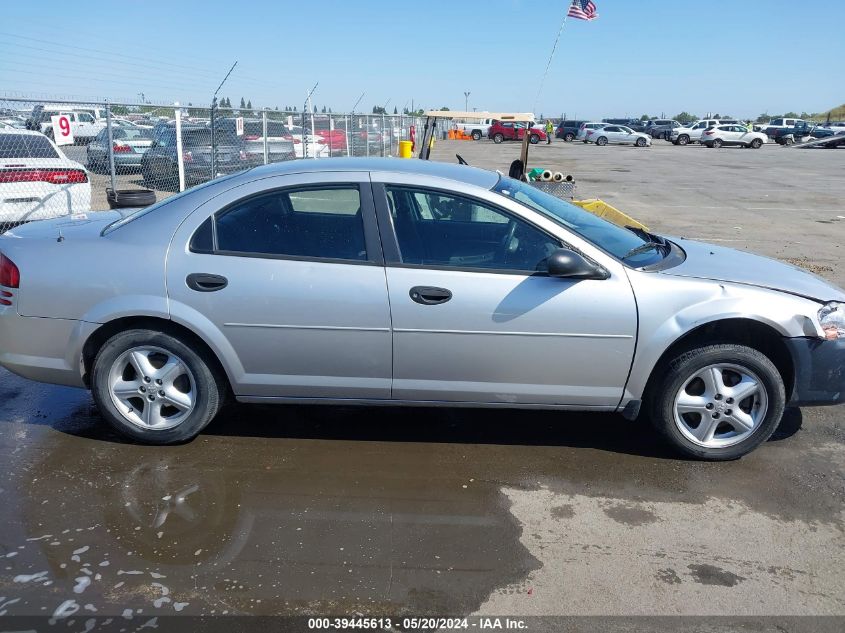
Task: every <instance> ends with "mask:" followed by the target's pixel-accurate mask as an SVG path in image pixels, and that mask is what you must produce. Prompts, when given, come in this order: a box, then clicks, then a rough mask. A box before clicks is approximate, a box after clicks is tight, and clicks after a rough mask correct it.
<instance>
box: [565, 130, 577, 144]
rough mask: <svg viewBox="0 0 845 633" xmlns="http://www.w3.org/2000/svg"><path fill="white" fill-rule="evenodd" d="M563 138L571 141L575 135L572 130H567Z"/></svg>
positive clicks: (568, 141)
mask: <svg viewBox="0 0 845 633" xmlns="http://www.w3.org/2000/svg"><path fill="white" fill-rule="evenodd" d="M563 140H564V141H566V142H567V143H571V142H572V141H574V140H575V135H574V134H573V133H572V132H567V133H566V134H564V135H563Z"/></svg>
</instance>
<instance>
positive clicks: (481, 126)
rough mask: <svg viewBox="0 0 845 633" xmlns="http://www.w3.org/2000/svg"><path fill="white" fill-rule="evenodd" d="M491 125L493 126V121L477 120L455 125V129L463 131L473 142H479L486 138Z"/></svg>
mask: <svg viewBox="0 0 845 633" xmlns="http://www.w3.org/2000/svg"><path fill="white" fill-rule="evenodd" d="M491 125H493V119H479V120H477V121H468V122H466V123H455V129H458V130H463V131H464V132H466V133H467V134H469V135H470V136H472V138H473V140H474V141H479V140H481V139H482V138H484V137H485V136H488V133H489V132H490V126H491Z"/></svg>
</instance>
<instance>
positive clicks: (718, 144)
mask: <svg viewBox="0 0 845 633" xmlns="http://www.w3.org/2000/svg"><path fill="white" fill-rule="evenodd" d="M710 147H722V139H720V138H714V139H713V141H712V142H711V143H710Z"/></svg>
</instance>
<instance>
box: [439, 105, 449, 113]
mask: <svg viewBox="0 0 845 633" xmlns="http://www.w3.org/2000/svg"><path fill="white" fill-rule="evenodd" d="M440 111H441V112H448V111H449V108H447V107H446V106H443V107H442V108H440Z"/></svg>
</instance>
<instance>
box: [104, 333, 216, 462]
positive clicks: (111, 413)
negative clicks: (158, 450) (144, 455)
mask: <svg viewBox="0 0 845 633" xmlns="http://www.w3.org/2000/svg"><path fill="white" fill-rule="evenodd" d="M136 355H137V356H136ZM138 357H140V358H141V360H142V362H141V363H137V362H133V360H134V359H136V358H138ZM144 359H146V360H144ZM159 360H161V362H162V363H163V364H162V365H161V366H156V364H157V362H158V361H159ZM136 366H139V367H140V368H141V369H143V372H139V371H137V370H135V367H136ZM213 367H214V363H213V361H212V360H211V359H210V358H207V357H206V355H205V354H203V353H202V352H200V353H197V352H195V351H194V350H193V349H191V347H189V346H188V345H186V344H185V343H183V342H182V341H180V340H179V339H177V338H175V337H174V336H171V335H169V334H165V333H163V332H158V331H156V330H147V329H135V330H127V331H125V332H120V333H118V334H115V335H114V336H112V337H111V338H110V339H109V340H108V341H106V343H105V344H104V345H103V346H102V348H101V349H100V351H99V352H98V353H97V357H96V359H95V360H94V369H93V371H92V374H91V392H92V394H93V396H94V401H95V402H96V403H97V406H98V407H99V409H100V412H101V414H102V416H103V418H104V419H105V420H106V422H108V423H109V425H111V426H112V428H114V429H115V430H116V431H117V432H118V433H120V434H121V435H124V436H126V437H128V438H130V439H133V440H135V441H138V442H143V443H145V444H159V445H164V444H176V443H180V442H185V441H188V440H190V439H193V438H194V437H196V436H197V434H198V433H199V432H200V431H202V429H203V428H205V426H206V425H207V424H208V423H209V422H211V420H212V419H213V418H214V416H215V415H217V412H218V411H219V410H220V407H221V405H222V404H223V400H224V395H225V393H226V391H225V389H224V387H223V385H224V380H223V379H222V378H221V377H218V376H217V375H216V372H215V371H214V369H213ZM168 368H170V371H167V369H168ZM159 372H160V373H159ZM141 373H145V374H146V373H149V375H146V376H143V375H141ZM176 374H178V376H177V377H176V378H175V379H173V378H168V377H169V376H173V375H176ZM158 376H161V378H160V379H161V383H158V382H157V377H158ZM177 381H179V382H178V383H177ZM136 386H137V391H138V394H137V395H135V393H134V392H135V390H136V389H135V387H136ZM128 391H131V394H130V395H129V396H126V395H125V393H126V392H128ZM171 396H172V397H171ZM175 401H178V402H179V403H180V404H179V407H176V406H171V405H170V404H169V403H170V402H175ZM186 403H190V406H188V404H186ZM148 407H149V409H148ZM180 407H184V408H180ZM171 410H172V411H173V413H171ZM147 412H149V417H147V415H148V414H147ZM156 416H157V417H156ZM145 420H149V422H146V421H145ZM156 425H158V426H160V428H154V427H155V426H156ZM168 425H169V426H168Z"/></svg>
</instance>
